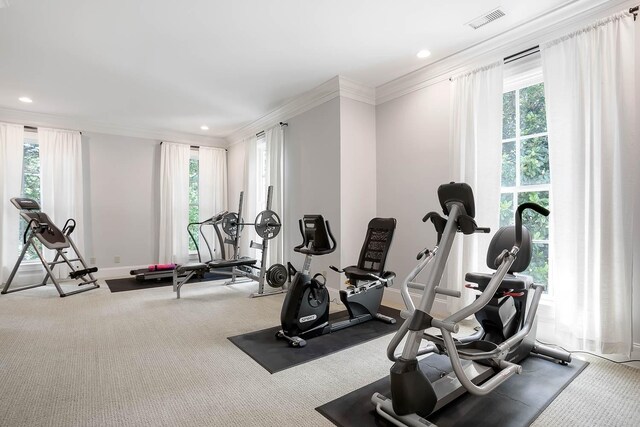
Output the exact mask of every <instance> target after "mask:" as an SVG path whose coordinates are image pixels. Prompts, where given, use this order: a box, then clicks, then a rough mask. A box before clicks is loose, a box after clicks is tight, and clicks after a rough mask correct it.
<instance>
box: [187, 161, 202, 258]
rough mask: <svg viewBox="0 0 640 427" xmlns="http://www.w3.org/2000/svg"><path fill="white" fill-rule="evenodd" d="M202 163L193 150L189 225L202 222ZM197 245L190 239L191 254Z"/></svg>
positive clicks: (190, 167)
mask: <svg viewBox="0 0 640 427" xmlns="http://www.w3.org/2000/svg"><path fill="white" fill-rule="evenodd" d="M199 172H200V162H199V161H198V150H194V149H192V150H191V158H190V159H189V223H192V222H199V221H200V219H199V218H200V190H199V185H198V181H199ZM196 251H197V248H196V244H195V243H194V242H193V240H192V239H189V252H190V253H196Z"/></svg>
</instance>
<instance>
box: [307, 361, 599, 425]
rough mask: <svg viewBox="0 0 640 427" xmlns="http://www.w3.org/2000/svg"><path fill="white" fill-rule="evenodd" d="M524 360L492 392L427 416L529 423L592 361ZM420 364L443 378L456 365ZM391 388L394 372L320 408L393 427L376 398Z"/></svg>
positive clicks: (342, 421)
mask: <svg viewBox="0 0 640 427" xmlns="http://www.w3.org/2000/svg"><path fill="white" fill-rule="evenodd" d="M389 365H391V362H389ZM521 365H522V374H520V375H514V376H513V377H511V378H509V379H508V380H507V381H505V382H504V383H503V384H502V385H500V386H499V387H498V388H497V389H495V390H494V391H493V392H492V393H489V394H488V395H486V396H473V395H471V394H468V393H467V394H465V395H463V396H462V397H460V398H458V400H456V401H454V402H453V403H451V404H449V405H448V406H445V407H444V408H442V409H441V410H440V411H438V412H436V413H435V414H432V415H431V416H429V417H427V419H428V420H429V421H430V422H432V423H434V424H436V425H437V426H439V427H446V426H456V427H460V426H469V427H472V426H473V427H498V426H500V427H502V426H505V427H506V426H508V427H516V426H517V427H521V426H528V425H530V424H531V423H532V422H533V421H534V420H535V419H536V418H537V417H538V415H540V413H541V412H542V411H543V410H544V409H545V408H546V407H547V406H549V404H550V403H551V402H552V401H553V399H555V398H556V396H558V394H560V392H561V391H562V390H564V388H565V387H566V386H567V385H569V383H570V382H571V381H573V379H574V378H575V377H577V376H578V374H580V372H582V370H583V369H584V368H585V367H586V366H587V365H588V362H584V361H582V360H574V361H573V362H571V363H570V364H569V365H561V364H559V363H555V362H552V361H550V360H547V359H545V358H542V357H538V356H530V357H528V358H527V359H525V360H524V361H523V362H522V363H521ZM420 367H421V368H422V370H423V372H424V373H425V374H426V375H427V377H428V378H429V379H430V380H431V381H435V380H436V379H438V378H439V377H440V374H441V372H443V371H445V372H450V371H451V370H452V369H451V364H450V363H449V359H448V358H447V357H446V356H441V355H432V356H429V357H426V358H424V359H422V360H421V361H420ZM390 390H391V389H390V384H389V377H385V378H382V379H380V380H378V381H376V382H374V383H371V384H369V385H367V386H364V387H362V388H359V389H358V390H355V391H352V392H351V393H349V394H346V395H344V396H342V397H340V398H338V399H336V400H333V401H331V402H329V403H326V404H324V405H322V406H320V407H318V408H316V410H317V411H318V412H320V413H321V414H322V415H324V416H325V417H326V418H328V419H329V420H330V421H332V422H333V423H334V424H335V425H337V426H339V427H366V426H375V427H383V426H384V427H387V426H389V427H391V426H393V424H391V423H390V422H388V421H386V420H384V419H382V418H381V417H380V416H379V415H377V413H376V411H375V407H374V406H373V404H372V403H371V396H372V395H373V393H375V392H378V393H380V394H382V395H384V396H387V397H390V396H391V392H390Z"/></svg>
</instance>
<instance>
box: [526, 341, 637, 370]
mask: <svg viewBox="0 0 640 427" xmlns="http://www.w3.org/2000/svg"><path fill="white" fill-rule="evenodd" d="M538 342H540V343H541V344H544V345H549V346H552V347H556V348H560V349H562V350H564V351H566V352H568V353H584V354H589V355H591V356H595V357H599V358H600V359H604V360H608V361H609V362H613V363H617V364H619V365H624V364H625V363H631V362H640V359H630V360H625V361H624V362H618V361H615V360H613V359H609V358H608V357H604V356H600V355H599V354H596V353H592V352H590V351H583V350H567V349H566V348H564V347H562V346H561V345H558V344H551V343H547V342H544V341H540V340H538Z"/></svg>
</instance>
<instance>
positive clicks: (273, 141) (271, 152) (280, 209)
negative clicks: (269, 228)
mask: <svg viewBox="0 0 640 427" xmlns="http://www.w3.org/2000/svg"><path fill="white" fill-rule="evenodd" d="M265 137H266V138H267V171H266V172H267V185H273V196H272V201H271V210H272V211H274V212H275V213H277V214H278V216H279V217H280V222H281V223H283V222H284V219H283V213H284V197H283V188H284V182H283V178H284V177H283V153H284V129H282V126H281V125H279V124H278V125H276V126H274V127H273V128H271V129H269V130H267V131H266V133H265ZM283 242H284V233H283V229H281V230H280V233H279V234H278V236H276V238H275V239H272V240H270V241H269V253H268V254H267V262H268V263H269V265H271V264H275V263H280V264H281V263H283V260H284V243H283Z"/></svg>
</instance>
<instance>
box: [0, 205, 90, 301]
mask: <svg viewBox="0 0 640 427" xmlns="http://www.w3.org/2000/svg"><path fill="white" fill-rule="evenodd" d="M11 203H12V204H13V205H14V206H15V207H16V208H18V209H19V210H20V216H21V217H22V219H24V220H25V221H26V222H27V228H26V230H25V231H24V234H23V236H22V240H23V243H24V246H23V247H22V252H21V253H20V256H19V257H18V260H17V261H16V264H15V265H14V267H13V270H12V271H11V275H10V276H9V279H8V280H7V283H6V284H5V285H4V288H3V289H2V292H1V293H2V294H8V293H11V292H18V291H24V290H26V289H32V288H37V287H39V286H44V285H46V284H47V280H49V278H51V281H52V282H53V284H54V286H55V287H56V289H57V290H58V293H59V294H60V296H61V297H66V296H69V295H73V294H78V293H80V292H85V291H89V290H91V289H96V288H99V287H100V285H98V284H97V283H96V282H97V279H96V278H95V277H93V273H95V272H97V271H98V267H89V266H87V263H86V262H85V261H84V258H82V255H80V252H78V248H77V247H76V245H75V243H73V240H72V239H71V233H73V230H75V228H76V221H75V220H74V219H71V218H70V219H68V220H67V222H65V224H64V227H62V231H61V230H60V229H59V228H58V227H56V225H55V224H54V223H53V221H51V219H50V218H49V216H48V215H47V214H46V213H44V212H40V205H38V202H36V201H35V200H33V199H26V198H21V197H14V198H12V199H11ZM36 240H37V241H39V242H40V243H41V244H42V246H44V247H45V248H47V249H50V250H54V251H56V255H55V257H54V258H53V261H51V262H49V261H47V260H46V259H45V257H44V255H43V254H42V251H41V249H40V248H39V247H38V245H37V244H36ZM29 247H32V248H33V249H34V251H35V252H36V254H37V255H38V258H39V259H40V262H42V266H43V267H44V269H45V270H46V272H47V274H46V275H45V277H44V279H43V280H42V282H40V283H38V284H35V285H28V286H23V287H20V288H15V289H9V287H10V286H11V282H13V279H14V277H15V275H16V273H17V272H18V268H19V267H20V264H21V263H22V261H23V259H24V257H25V255H26V254H27V250H28V249H29ZM70 248H71V249H73V252H74V254H75V257H73V256H71V257H69V256H67V252H68V250H69V249H70ZM73 263H79V264H80V265H79V267H80V268H77V267H76V266H75V265H74V264H73ZM59 264H67V266H68V267H69V269H70V270H71V272H70V273H69V277H70V278H71V279H80V283H78V286H85V285H86V287H83V288H81V289H78V290H75V291H72V292H64V291H63V290H62V288H61V287H60V284H59V283H58V280H57V279H56V277H55V275H54V274H53V269H54V268H55V267H56V265H59ZM86 276H89V278H88V279H87V277H86Z"/></svg>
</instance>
